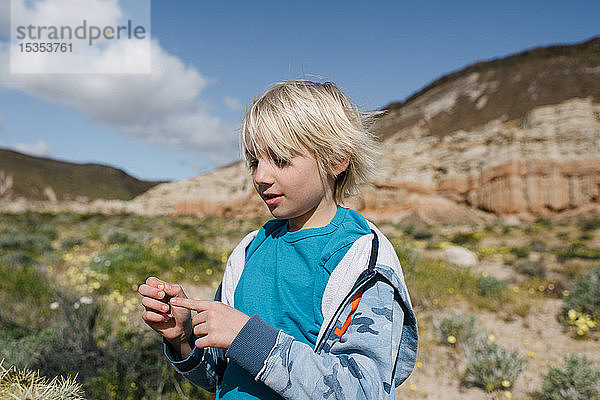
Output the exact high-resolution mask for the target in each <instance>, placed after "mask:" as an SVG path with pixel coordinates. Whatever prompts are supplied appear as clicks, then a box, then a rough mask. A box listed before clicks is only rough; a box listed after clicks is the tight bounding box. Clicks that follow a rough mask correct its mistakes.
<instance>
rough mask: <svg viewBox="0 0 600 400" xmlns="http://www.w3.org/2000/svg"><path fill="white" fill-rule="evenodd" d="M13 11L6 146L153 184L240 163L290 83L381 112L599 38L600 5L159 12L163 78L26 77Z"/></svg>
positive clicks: (249, 6)
mask: <svg viewBox="0 0 600 400" xmlns="http://www.w3.org/2000/svg"><path fill="white" fill-rule="evenodd" d="M10 1H11V0H0V147H4V148H12V149H17V150H20V151H26V152H29V153H31V154H38V155H43V156H47V157H51V158H55V159H60V160H66V161H73V162H97V163H102V164H107V165H112V166H115V167H118V168H122V169H124V170H125V171H126V172H128V173H129V174H131V175H133V176H135V177H138V178H141V179H151V180H163V179H167V180H171V179H183V178H189V177H193V176H196V175H198V174H201V173H204V172H207V171H210V170H211V169H214V168H216V167H218V166H222V165H225V164H227V163H229V162H232V161H234V160H235V159H236V158H237V131H236V129H237V128H238V126H239V123H240V121H241V118H242V115H243V110H244V107H245V105H246V104H248V103H249V102H250V101H251V100H252V98H253V97H254V96H257V95H259V94H260V93H261V92H262V91H263V90H265V89H266V88H267V87H268V86H269V85H270V84H272V83H274V82H277V81H280V80H285V79H295V78H308V79H321V80H322V79H326V80H333V81H334V82H336V83H337V84H338V85H339V86H341V88H342V89H343V90H344V91H346V92H347V93H348V94H349V95H350V96H351V97H352V98H353V99H354V101H355V102H356V103H358V104H360V105H362V106H364V107H366V108H368V109H376V108H380V107H383V106H385V105H386V104H388V103H390V102H393V101H400V100H403V99H405V98H406V97H408V96H410V95H411V94H412V93H414V92H415V91H417V90H419V89H421V88H422V87H423V86H425V85H427V84H428V83H430V82H431V81H433V80H434V79H436V78H439V77H441V76H443V75H445V74H447V73H449V72H452V71H455V70H458V69H461V68H463V67H465V66H467V65H469V64H471V63H473V62H477V61H483V60H488V59H492V58H497V57H502V56H506V55H509V54H513V53H515V52H519V51H522V50H526V49H530V48H534V47H538V46H544V45H551V44H565V43H576V42H581V41H584V40H586V39H589V38H591V37H594V36H598V35H600V23H599V22H598V16H599V15H600V2H598V1H578V2H571V3H567V2H565V1H537V0H536V1H534V0H532V1H527V2H524V1H504V2H492V1H479V2H475V1H469V2H467V1H452V2H448V1H422V2H406V1H373V2H356V1H330V2H317V1H304V2H282V1H278V2H275V1H255V2H241V1H240V2H233V1H230V2H227V1H221V2H215V1H211V2H205V1H197V2H191V1H179V0H172V1H152V3H151V34H152V40H153V47H152V57H153V63H154V62H157V63H160V68H159V69H160V72H157V73H155V70H154V69H153V73H152V76H143V75H139V76H137V77H134V78H131V77H129V76H125V77H123V76H118V75H106V76H102V75H88V76H85V75H81V74H79V75H76V76H75V75H74V76H69V75H65V76H60V77H58V78H57V77H56V76H52V75H48V76H35V77H28V76H25V77H23V76H16V75H15V74H11V73H10V72H9V71H8V70H7V68H6V65H7V63H8V57H7V56H6V49H7V48H8V45H9V40H8V38H9V18H8V15H9V14H8V12H7V10H8V4H9V3H10ZM12 1H23V0H12ZM38 1H40V0H38ZM43 1H55V2H61V3H64V2H68V1H75V0H43ZM77 1H88V2H90V4H92V3H95V2H96V3H97V2H102V1H108V2H109V3H111V4H112V5H111V6H112V7H118V5H119V4H118V1H124V0H77ZM115 3H116V5H115ZM2 64H3V65H4V66H2ZM154 65H155V64H153V68H154Z"/></svg>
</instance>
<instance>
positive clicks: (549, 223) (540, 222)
mask: <svg viewBox="0 0 600 400" xmlns="http://www.w3.org/2000/svg"><path fill="white" fill-rule="evenodd" d="M535 223H536V224H538V225H541V226H543V227H546V228H551V227H552V221H551V220H550V218H546V217H538V218H536V220H535Z"/></svg>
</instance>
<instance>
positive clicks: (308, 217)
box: [251, 149, 337, 230]
mask: <svg viewBox="0 0 600 400" xmlns="http://www.w3.org/2000/svg"><path fill="white" fill-rule="evenodd" d="M257 157H258V158H256V159H253V160H251V167H252V179H253V181H254V187H255V188H256V191H257V192H258V194H259V195H260V197H261V198H262V199H263V200H264V202H265V203H266V204H267V207H269V211H270V212H271V214H273V216H274V217H276V218H282V219H288V220H289V229H290V230H298V229H302V228H312V227H319V226H325V225H327V224H328V223H329V222H330V221H331V218H332V217H333V216H332V213H333V215H335V210H336V209H337V205H336V203H335V201H334V200H333V180H331V179H329V180H324V179H322V178H321V175H320V173H319V167H318V165H317V160H316V159H315V157H314V155H313V153H312V152H311V151H309V150H308V149H303V150H302V152H300V153H297V154H296V155H294V156H293V157H292V158H291V159H290V160H273V159H272V158H270V157H268V156H264V155H263V156H257Z"/></svg>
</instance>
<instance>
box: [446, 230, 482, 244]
mask: <svg viewBox="0 0 600 400" xmlns="http://www.w3.org/2000/svg"><path fill="white" fill-rule="evenodd" d="M482 237H483V233H481V232H458V233H455V234H454V235H452V237H451V238H450V241H451V242H452V243H456V244H460V245H475V244H477V243H479V241H480V240H481V238H482Z"/></svg>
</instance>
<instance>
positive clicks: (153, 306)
mask: <svg viewBox="0 0 600 400" xmlns="http://www.w3.org/2000/svg"><path fill="white" fill-rule="evenodd" d="M142 305H143V306H144V307H146V310H156V311H160V312H163V313H167V312H169V308H170V307H169V305H168V304H167V303H164V302H162V301H158V300H154V299H151V298H150V297H144V298H142Z"/></svg>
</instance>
